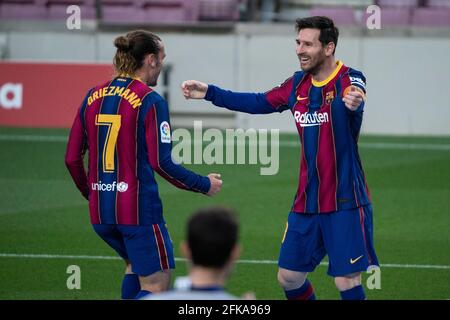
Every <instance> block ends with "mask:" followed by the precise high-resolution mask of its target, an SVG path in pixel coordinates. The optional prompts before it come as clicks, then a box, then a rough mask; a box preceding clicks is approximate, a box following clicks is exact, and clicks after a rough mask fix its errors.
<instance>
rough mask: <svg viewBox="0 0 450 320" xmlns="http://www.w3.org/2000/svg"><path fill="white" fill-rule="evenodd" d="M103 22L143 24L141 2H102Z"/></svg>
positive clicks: (123, 0)
mask: <svg viewBox="0 0 450 320" xmlns="http://www.w3.org/2000/svg"><path fill="white" fill-rule="evenodd" d="M100 3H101V20H102V21H103V22H106V23H118V24H121V23H126V24H130V23H143V22H144V21H145V16H144V11H143V10H142V6H143V1H141V0H100Z"/></svg>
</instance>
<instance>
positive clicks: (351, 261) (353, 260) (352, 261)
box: [350, 255, 363, 264]
mask: <svg viewBox="0 0 450 320" xmlns="http://www.w3.org/2000/svg"><path fill="white" fill-rule="evenodd" d="M362 257H363V255H360V256H359V257H358V258H356V259H352V258H350V263H351V264H354V263H356V261H358V260H359V259H361V258H362Z"/></svg>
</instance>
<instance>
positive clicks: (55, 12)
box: [46, 0, 96, 20]
mask: <svg viewBox="0 0 450 320" xmlns="http://www.w3.org/2000/svg"><path fill="white" fill-rule="evenodd" d="M46 5H47V17H48V18H49V19H55V20H60V19H66V18H67V17H68V14H67V12H66V10H67V7H68V6H70V5H77V6H79V7H80V11H81V19H95V18H96V9H95V0H46Z"/></svg>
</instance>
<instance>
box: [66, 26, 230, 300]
mask: <svg viewBox="0 0 450 320" xmlns="http://www.w3.org/2000/svg"><path fill="white" fill-rule="evenodd" d="M114 45H115V46H116V48H117V51H116V54H115V57H114V67H115V70H116V73H117V74H116V76H115V77H114V78H113V79H112V80H108V81H107V82H105V83H102V84H99V85H98V86H96V87H94V88H92V89H91V90H89V92H88V93H87V95H86V97H85V98H84V101H83V102H82V104H81V106H80V108H79V109H78V111H77V114H76V116H75V121H74V123H73V126H72V130H71V132H70V137H69V142H68V144H67V151H66V158H65V161H66V166H67V168H68V169H69V172H70V174H71V176H72V178H73V180H74V182H75V184H76V186H77V187H78V189H79V190H80V191H81V193H82V195H83V196H84V197H85V198H86V199H88V200H89V211H90V219H91V223H92V225H93V228H94V230H95V232H96V233H97V234H98V235H99V236H100V237H101V238H102V239H103V240H104V241H105V242H106V243H107V244H108V245H110V246H111V247H112V248H113V249H114V250H115V251H116V252H117V253H118V254H119V255H120V256H121V257H122V258H123V259H124V260H125V263H126V270H125V276H124V279H123V282H122V298H123V299H133V298H139V297H140V296H143V295H146V294H149V293H151V292H160V291H163V290H166V289H167V288H168V285H169V281H170V274H171V269H173V268H174V267H175V263H174V257H173V247H172V242H171V240H170V237H169V233H168V230H167V227H166V224H165V221H164V217H163V208H162V203H161V199H160V197H159V193H158V185H157V184H156V180H155V177H154V172H155V171H156V172H157V173H158V174H159V175H161V176H162V177H163V178H164V179H166V180H167V181H169V182H170V183H172V184H173V185H174V186H176V187H178V188H181V189H185V190H189V191H193V192H200V193H203V194H207V195H210V196H212V195H214V194H216V193H217V192H219V191H220V189H221V185H222V181H221V180H220V175H218V174H209V175H208V177H204V176H201V175H198V174H196V173H194V172H191V171H189V170H187V169H185V168H183V167H182V166H180V165H178V164H176V163H174V162H173V161H172V158H171V150H172V142H171V133H170V132H171V127H170V120H169V110H168V106H167V103H166V101H165V100H164V99H163V98H162V97H161V96H160V95H159V94H158V93H156V92H155V91H153V90H152V89H151V88H150V87H149V86H156V84H157V80H158V76H159V74H160V72H161V69H162V67H163V60H164V58H165V51H164V44H163V42H162V41H161V39H160V38H159V37H158V36H157V35H155V34H152V33H150V32H148V31H142V30H137V31H132V32H130V33H128V34H127V35H125V36H119V37H118V38H116V39H115V41H114ZM86 151H88V153H89V165H88V175H87V174H86V170H85V168H84V165H83V158H84V154H85V152H86Z"/></svg>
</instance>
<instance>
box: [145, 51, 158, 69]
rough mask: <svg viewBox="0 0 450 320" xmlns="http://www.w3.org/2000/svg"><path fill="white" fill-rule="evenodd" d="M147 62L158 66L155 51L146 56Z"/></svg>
mask: <svg viewBox="0 0 450 320" xmlns="http://www.w3.org/2000/svg"><path fill="white" fill-rule="evenodd" d="M145 59H146V62H147V64H148V65H149V66H150V67H152V68H155V67H156V56H155V54H153V53H150V54H148V55H147V57H146V58H145Z"/></svg>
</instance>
